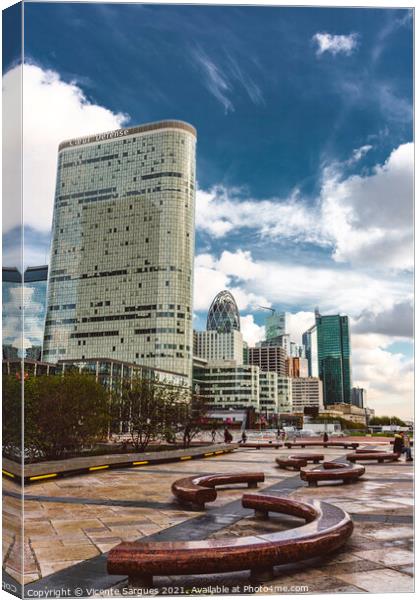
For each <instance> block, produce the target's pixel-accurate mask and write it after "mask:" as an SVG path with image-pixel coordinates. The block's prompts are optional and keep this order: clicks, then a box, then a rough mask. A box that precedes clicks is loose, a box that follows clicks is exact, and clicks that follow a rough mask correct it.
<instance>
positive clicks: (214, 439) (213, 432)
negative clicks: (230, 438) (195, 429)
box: [211, 427, 216, 444]
mask: <svg viewBox="0 0 420 600" xmlns="http://www.w3.org/2000/svg"><path fill="white" fill-rule="evenodd" d="M215 441H216V430H215V428H214V427H213V429H212V430H211V442H212V444H214V443H215Z"/></svg>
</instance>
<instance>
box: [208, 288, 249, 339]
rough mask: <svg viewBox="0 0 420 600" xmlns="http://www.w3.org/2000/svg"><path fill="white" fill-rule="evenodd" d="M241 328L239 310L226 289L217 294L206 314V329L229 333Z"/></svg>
mask: <svg viewBox="0 0 420 600" xmlns="http://www.w3.org/2000/svg"><path fill="white" fill-rule="evenodd" d="M232 330H235V331H240V330H241V321H240V317H239V310H238V306H237V304H236V301H235V298H234V297H233V296H232V294H231V293H230V292H229V291H228V290H223V291H221V292H219V293H218V294H217V296H216V297H215V298H214V299H213V302H212V303H211V305H210V308H209V312H208V314H207V331H218V332H219V333H230V332H231V331H232Z"/></svg>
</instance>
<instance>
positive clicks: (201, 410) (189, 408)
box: [182, 394, 209, 448]
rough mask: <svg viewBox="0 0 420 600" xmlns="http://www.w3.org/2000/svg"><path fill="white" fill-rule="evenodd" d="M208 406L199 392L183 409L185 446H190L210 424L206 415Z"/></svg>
mask: <svg viewBox="0 0 420 600" xmlns="http://www.w3.org/2000/svg"><path fill="white" fill-rule="evenodd" d="M206 413H207V407H206V405H205V402H204V398H203V396H200V395H199V394H193V395H192V398H191V402H188V403H186V404H185V408H184V411H183V415H182V418H183V423H184V426H183V446H184V448H189V447H190V445H191V442H192V441H193V439H194V438H195V437H196V436H197V435H198V434H199V433H200V432H201V431H203V429H205V428H206V427H208V426H209V423H208V419H207V417H206Z"/></svg>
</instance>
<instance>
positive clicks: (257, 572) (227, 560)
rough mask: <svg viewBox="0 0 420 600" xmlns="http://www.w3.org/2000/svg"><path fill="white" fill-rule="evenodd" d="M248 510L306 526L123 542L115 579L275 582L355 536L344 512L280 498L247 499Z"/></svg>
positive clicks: (112, 559)
mask: <svg viewBox="0 0 420 600" xmlns="http://www.w3.org/2000/svg"><path fill="white" fill-rule="evenodd" d="M242 505H243V506H244V507H245V508H250V509H254V510H255V511H256V513H257V514H258V515H259V516H261V515H262V516H265V515H268V513H269V512H276V513H280V514H285V515H292V516H294V517H300V518H302V519H304V520H305V521H306V524H304V525H302V526H300V527H296V528H294V529H291V530H283V531H277V532H275V533H261V534H256V535H251V536H246V537H242V538H240V537H239V538H238V537H234V538H225V539H213V540H199V541H177V542H165V541H163V542H141V541H140V542H122V543H121V544H118V546H116V547H115V548H113V549H112V550H111V551H110V552H109V555H108V562H107V569H108V573H110V574H111V575H126V576H128V581H129V584H130V585H131V586H133V587H151V586H152V585H153V577H154V576H155V575H185V574H204V573H228V572H232V571H244V570H246V569H250V571H251V578H252V580H253V581H265V580H267V579H270V578H271V577H273V567H274V566H275V565H282V564H287V563H294V562H297V561H300V560H306V559H308V558H314V557H318V556H319V557H323V556H325V554H327V553H328V552H332V551H334V550H337V548H339V547H341V546H342V545H343V544H344V543H345V542H346V540H347V539H348V538H349V537H350V536H351V534H352V532H353V522H352V520H351V518H350V516H349V515H348V514H347V513H346V512H344V511H343V510H342V509H341V508H339V507H337V506H333V505H332V504H328V503H326V502H320V501H318V500H314V501H312V502H311V504H309V503H306V502H301V501H296V500H291V499H289V498H284V497H279V496H264V495H256V494H255V495H254V494H245V495H244V496H243V498H242Z"/></svg>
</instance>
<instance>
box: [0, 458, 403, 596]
mask: <svg viewBox="0 0 420 600" xmlns="http://www.w3.org/2000/svg"><path fill="white" fill-rule="evenodd" d="M342 452H343V450H342V449H339V448H338V449H325V450H324V454H325V457H326V459H328V460H334V459H337V458H339V457H340V456H342V454H340V453H342ZM294 453H295V451H294ZM296 453H299V451H298V450H297V451H296ZM302 453H305V449H302ZM279 454H281V452H280V451H279V452H277V451H276V452H273V450H272V449H268V450H267V451H265V450H262V449H261V450H257V451H255V450H248V449H243V450H237V451H235V453H234V454H230V455H220V456H218V457H217V458H211V459H210V458H209V459H204V458H203V459H195V460H194V461H185V462H184V461H183V462H178V463H177V464H176V468H173V467H172V465H169V464H161V465H153V466H150V465H149V466H148V467H147V468H146V467H145V468H144V469H141V468H139V469H127V470H125V469H116V470H112V471H102V472H97V473H96V474H94V475H91V476H90V477H84V476H75V477H72V478H71V479H60V480H55V481H45V482H43V483H39V484H37V485H36V486H31V488H29V489H28V491H29V492H30V494H29V495H30V496H34V497H33V498H32V499H29V498H28V495H27V496H26V500H25V523H26V530H25V540H24V547H25V559H26V560H25V574H24V581H25V583H29V582H32V583H31V584H30V585H31V589H32V590H43V589H54V588H55V587H56V586H59V585H61V584H63V585H64V584H67V585H76V584H77V582H80V581H83V582H84V584H85V585H86V586H89V585H91V586H92V587H95V588H98V587H101V586H105V587H110V586H115V585H116V584H117V583H118V582H122V584H118V585H124V583H123V580H124V578H121V577H110V576H108V575H107V574H106V554H105V553H106V552H108V551H109V550H110V549H111V548H112V547H114V546H115V545H117V544H118V543H119V542H120V541H123V540H126V541H131V540H138V539H142V538H143V539H146V538H147V539H162V540H164V539H168V540H174V539H204V538H208V537H209V536H214V537H224V536H226V535H244V534H245V533H246V532H247V531H249V530H252V527H253V526H256V527H257V528H258V527H259V528H261V522H257V523H254V525H253V524H252V521H253V519H250V518H249V517H248V518H247V515H248V514H249V511H246V510H245V509H242V507H241V502H240V499H241V497H242V494H243V492H244V488H243V487H233V486H232V487H231V488H230V489H225V490H221V491H220V492H219V493H218V498H217V501H216V502H214V503H211V504H209V505H208V509H207V510H206V511H205V512H200V511H198V512H197V511H196V512H192V511H187V510H185V509H184V508H183V507H181V506H180V505H178V504H177V502H176V501H174V499H173V497H172V494H171V491H170V486H171V483H172V482H173V481H174V480H175V479H178V478H180V477H182V476H183V475H191V474H194V473H197V474H203V473H210V472H224V473H228V472H231V471H242V472H245V471H250V470H263V471H264V472H265V475H266V481H265V482H264V483H263V484H261V485H260V486H259V487H260V489H261V490H268V489H270V493H279V494H292V496H293V497H296V498H301V499H305V498H313V497H316V498H320V499H323V500H326V501H328V502H331V503H333V504H336V505H339V506H341V507H342V508H344V509H345V510H348V511H349V512H350V513H352V514H354V516H355V531H354V534H353V536H352V538H351V539H350V540H349V542H348V544H347V545H346V548H345V550H344V552H340V553H337V554H336V555H335V556H331V557H326V558H325V559H323V561H321V562H320V563H319V564H317V565H316V566H313V565H312V566H311V567H310V568H309V567H308V568H305V570H302V566H301V565H298V566H296V568H295V567H293V566H291V567H290V568H288V569H285V568H284V567H277V568H276V571H275V579H274V580H273V581H272V582H270V584H273V586H274V587H271V588H270V587H268V588H267V589H266V590H264V591H263V592H262V593H267V594H270V593H281V590H280V591H279V587H281V586H284V587H288V588H290V586H292V587H293V586H294V587H296V586H299V585H300V586H302V585H304V586H306V587H308V590H307V591H305V590H303V593H317V592H327V593H337V592H338V591H339V590H340V591H343V592H359V593H360V592H372V591H373V590H372V589H371V588H372V586H373V582H374V579H375V573H379V572H382V571H385V576H384V577H385V578H386V580H387V581H389V582H390V586H391V587H392V586H394V587H397V586H398V585H399V584H401V590H400V591H403V589H404V590H405V589H406V588H409V582H411V583H412V581H413V579H412V568H413V567H412V565H413V555H412V552H413V547H412V536H413V526H412V523H411V520H410V519H411V518H412V514H413V512H412V495H413V488H412V474H413V469H412V465H411V464H405V463H389V464H383V465H380V468H379V469H377V468H376V469H375V471H374V476H372V475H371V473H372V471H371V470H370V468H369V466H367V469H366V476H365V477H366V480H365V478H362V479H361V480H360V481H359V482H358V483H357V484H354V485H346V486H342V485H320V486H319V487H318V488H310V489H309V488H308V487H307V486H306V484H305V483H304V482H303V481H301V480H300V477H299V474H296V473H293V472H289V471H284V470H282V469H279V468H277V466H276V464H275V457H276V456H278V455H279ZM283 454H285V455H288V454H290V451H289V450H287V449H286V450H285V452H283ZM232 463H234V464H232ZM251 465H255V468H253V467H252V466H251ZM372 478H373V479H374V481H372ZM401 479H404V481H402V482H401V481H400V480H401ZM395 480H397V481H398V483H397V484H395ZM405 480H406V481H405ZM4 483H5V484H6V485H5V486H4V487H5V489H6V492H13V491H15V493H16V490H17V493H18V492H19V488H18V486H16V485H15V484H13V483H11V482H9V481H5V482H4ZM25 493H26V492H25ZM37 497H38V499H37ZM60 500H61V501H60ZM133 502H137V503H139V505H138V506H133V505H130V503H133ZM20 503H21V500H20V499H19V498H14V497H10V496H5V499H4V523H5V526H4V534H5V554H4V556H5V557H6V561H5V568H6V572H7V573H8V574H9V575H10V576H12V577H13V578H14V579H19V574H18V571H19V568H20V567H19V564H18V563H19V560H18V559H19V552H18V550H19V547H20V548H21V544H16V535H17V534H18V531H19V528H17V527H16V518H18V516H19V506H20ZM140 504H142V505H140ZM159 506H160V508H159ZM366 519H375V521H372V520H366ZM401 519H402V521H401ZM404 519H405V520H404ZM407 519H408V521H407ZM264 526H265V527H267V528H268V530H270V528H273V527H275V528H277V529H278V527H279V526H280V527H287V526H289V527H290V526H291V521H290V519H289V520H287V519H285V520H284V521H283V522H281V520H280V521H279V519H277V518H276V519H273V520H272V519H270V521H268V522H266V523H265V525H264ZM206 581H207V582H209V585H215V584H216V583H218V584H221V585H227V586H228V587H229V586H240V585H243V586H246V585H249V574H248V573H246V572H244V573H238V574H228V575H214V576H213V575H211V576H198V577H196V576H194V577H192V576H184V577H167V578H157V583H158V587H160V588H162V586H164V585H165V582H166V585H168V583H169V584H171V585H173V584H174V583H176V584H177V585H182V586H183V587H186V588H188V589H190V588H191V586H192V585H193V584H194V585H195V586H197V585H199V586H203V585H204V584H205V582H206ZM296 589H297V588H296ZM378 590H379V588H378ZM289 591H290V590H289ZM293 591H295V592H296V593H298V592H297V591H296V590H292V592H293ZM375 591H376V590H375ZM246 593H252V591H250V590H248V591H247V592H246ZM299 593H300V592H299Z"/></svg>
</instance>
